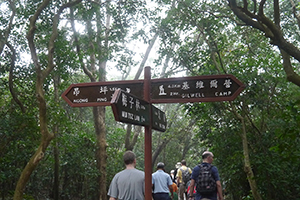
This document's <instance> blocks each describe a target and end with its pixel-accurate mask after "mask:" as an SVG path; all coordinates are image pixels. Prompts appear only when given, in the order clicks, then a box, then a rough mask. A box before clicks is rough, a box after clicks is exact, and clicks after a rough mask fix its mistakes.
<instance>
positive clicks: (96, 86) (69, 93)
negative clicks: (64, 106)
mask: <svg viewBox="0 0 300 200" xmlns="http://www.w3.org/2000/svg"><path fill="white" fill-rule="evenodd" d="M143 86H144V81H143V80H133V81H105V82H92V83H79V84H72V85H70V86H69V87H68V89H67V90H66V91H65V92H64V93H63V94H62V98H63V99H64V100H65V101H66V102H67V103H68V104H69V105H70V106H72V107H86V106H110V101H111V99H112V96H113V94H114V92H115V91H116V90H117V89H122V90H125V91H126V92H128V93H131V94H133V95H136V96H138V97H140V98H143Z"/></svg>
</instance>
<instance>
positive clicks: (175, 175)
mask: <svg viewBox="0 0 300 200" xmlns="http://www.w3.org/2000/svg"><path fill="white" fill-rule="evenodd" d="M180 167H181V162H177V163H176V165H175V170H174V179H175V183H176V184H177V176H178V174H177V171H178V169H179V168H180Z"/></svg>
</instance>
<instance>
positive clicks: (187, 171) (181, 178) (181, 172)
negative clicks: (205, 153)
mask: <svg viewBox="0 0 300 200" xmlns="http://www.w3.org/2000/svg"><path fill="white" fill-rule="evenodd" d="M191 174H192V170H191V168H189V167H187V166H186V161H185V160H182V161H181V167H180V168H179V169H178V171H177V175H178V176H177V185H178V186H179V197H180V200H184V194H186V189H187V183H188V182H189V181H190V179H191Z"/></svg>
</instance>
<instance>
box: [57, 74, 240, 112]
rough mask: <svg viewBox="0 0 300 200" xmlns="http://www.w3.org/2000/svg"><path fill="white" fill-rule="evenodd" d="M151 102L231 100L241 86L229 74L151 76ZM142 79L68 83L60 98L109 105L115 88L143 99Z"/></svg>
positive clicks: (79, 103) (80, 104)
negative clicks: (157, 77)
mask: <svg viewBox="0 0 300 200" xmlns="http://www.w3.org/2000/svg"><path fill="white" fill-rule="evenodd" d="M150 85H151V89H150V90H151V92H150V93H151V94H150V102H151V103H187V102H213V101H232V100H234V99H235V98H236V97H237V96H238V95H239V93H240V92H241V91H242V90H243V89H244V88H245V86H244V84H243V83H242V82H240V81H239V80H238V79H237V78H235V77H234V76H233V75H230V74H225V75H207V76H192V77H181V78H165V79H151V84H150ZM143 88H144V80H130V81H106V82H92V83H79V84H72V85H71V86H70V87H69V88H68V89H67V90H66V91H65V92H64V93H63V94H62V97H63V99H64V100H65V101H66V102H67V103H68V104H69V105H70V106H72V107H84V106H109V105H110V101H111V99H112V96H113V94H114V92H115V91H116V90H117V89H122V90H125V91H126V92H129V93H131V94H133V95H135V96H137V97H138V98H141V99H143Z"/></svg>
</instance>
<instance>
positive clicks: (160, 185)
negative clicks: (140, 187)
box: [152, 162, 174, 200]
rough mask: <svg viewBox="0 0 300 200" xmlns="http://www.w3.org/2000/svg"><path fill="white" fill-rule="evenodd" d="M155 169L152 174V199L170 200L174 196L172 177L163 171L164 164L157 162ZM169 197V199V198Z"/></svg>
mask: <svg viewBox="0 0 300 200" xmlns="http://www.w3.org/2000/svg"><path fill="white" fill-rule="evenodd" d="M156 168H157V171H156V172H155V173H153V174H152V188H153V199H154V200H171V199H173V198H174V194H173V188H172V184H173V182H172V179H171V177H170V175H169V174H168V173H165V164H164V163H162V162H159V163H157V165H156ZM169 194H170V196H171V197H170V196H169ZM170 198H171V199H170Z"/></svg>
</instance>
